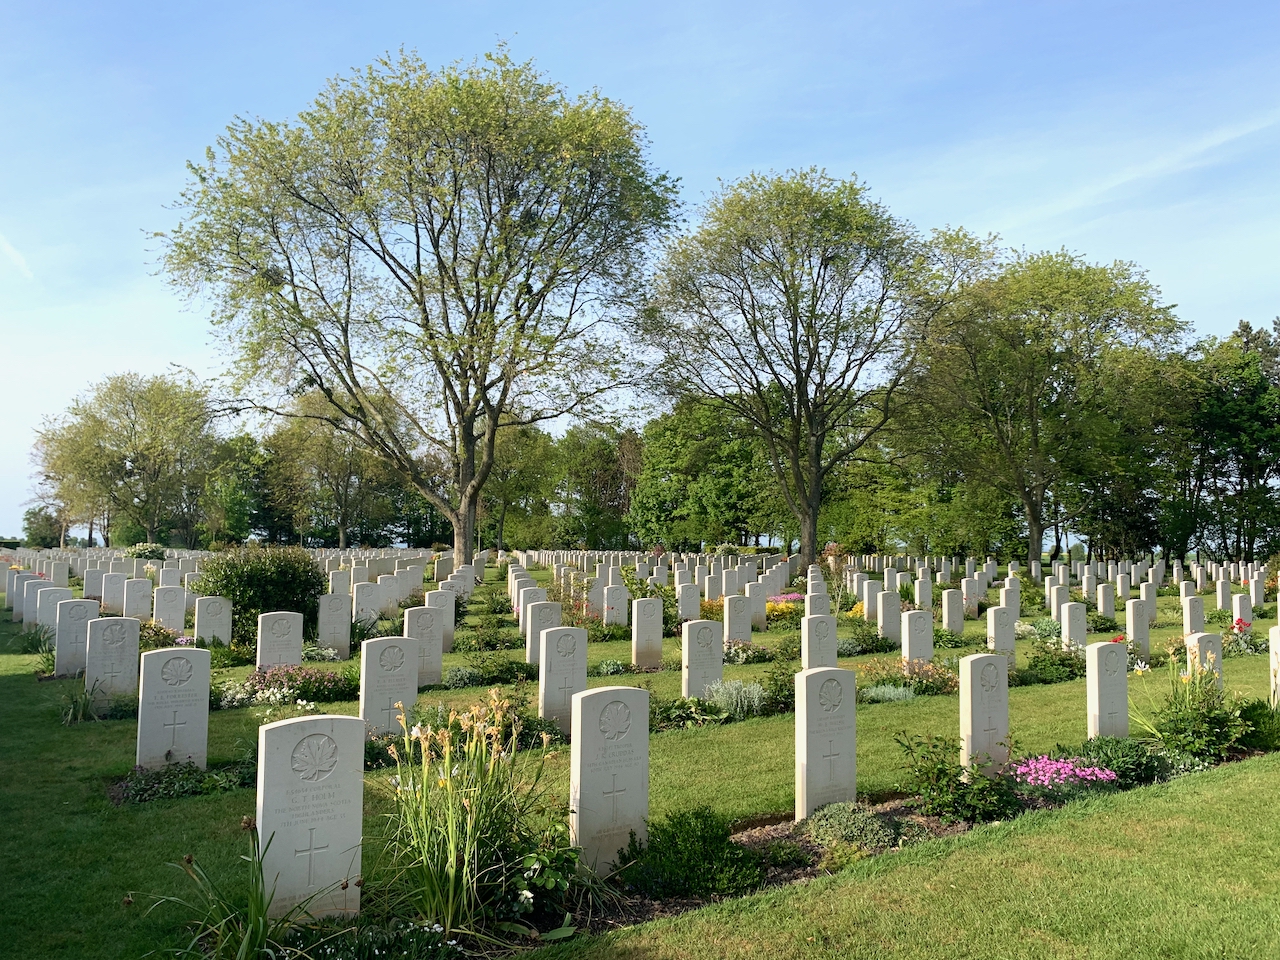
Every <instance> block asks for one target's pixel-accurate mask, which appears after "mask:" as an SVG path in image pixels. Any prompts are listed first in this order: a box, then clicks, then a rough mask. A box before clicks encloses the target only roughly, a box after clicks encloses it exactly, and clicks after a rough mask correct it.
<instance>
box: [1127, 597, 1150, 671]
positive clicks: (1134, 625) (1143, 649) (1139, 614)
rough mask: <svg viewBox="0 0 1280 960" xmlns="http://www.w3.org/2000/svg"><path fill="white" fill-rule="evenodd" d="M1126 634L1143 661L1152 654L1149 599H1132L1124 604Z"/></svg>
mask: <svg viewBox="0 0 1280 960" xmlns="http://www.w3.org/2000/svg"><path fill="white" fill-rule="evenodd" d="M1124 622H1125V634H1126V636H1127V637H1128V640H1129V642H1130V643H1132V644H1133V645H1134V648H1135V649H1136V650H1137V651H1138V657H1139V658H1140V659H1141V660H1142V661H1143V662H1146V660H1147V659H1148V658H1149V657H1150V656H1151V618H1150V617H1148V616H1147V601H1145V600H1130V601H1128V602H1127V603H1126V604H1125V605H1124Z"/></svg>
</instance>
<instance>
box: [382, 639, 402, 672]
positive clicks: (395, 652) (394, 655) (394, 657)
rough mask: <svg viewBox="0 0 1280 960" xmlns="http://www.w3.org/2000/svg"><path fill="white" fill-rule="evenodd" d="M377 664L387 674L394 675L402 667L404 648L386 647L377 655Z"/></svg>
mask: <svg viewBox="0 0 1280 960" xmlns="http://www.w3.org/2000/svg"><path fill="white" fill-rule="evenodd" d="M378 664H379V665H380V666H381V667H382V669H383V670H386V671H387V672H388V673H395V672H396V671H397V670H399V669H400V668H401V667H403V666H404V647H398V646H394V645H392V646H390V647H387V648H386V649H385V650H383V651H382V652H381V653H380V654H378Z"/></svg>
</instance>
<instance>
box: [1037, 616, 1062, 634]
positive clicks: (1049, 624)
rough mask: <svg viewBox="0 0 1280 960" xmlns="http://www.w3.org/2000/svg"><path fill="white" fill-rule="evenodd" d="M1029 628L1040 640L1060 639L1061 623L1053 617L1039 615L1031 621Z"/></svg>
mask: <svg viewBox="0 0 1280 960" xmlns="http://www.w3.org/2000/svg"><path fill="white" fill-rule="evenodd" d="M1031 629H1032V630H1034V631H1035V632H1036V636H1038V637H1039V638H1040V639H1041V640H1060V639H1062V624H1060V623H1059V622H1058V621H1057V620H1055V619H1053V617H1040V618H1039V619H1038V620H1033V621H1031Z"/></svg>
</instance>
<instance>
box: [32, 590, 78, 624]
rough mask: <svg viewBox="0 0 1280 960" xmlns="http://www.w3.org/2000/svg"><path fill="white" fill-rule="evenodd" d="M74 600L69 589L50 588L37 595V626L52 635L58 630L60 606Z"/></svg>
mask: <svg viewBox="0 0 1280 960" xmlns="http://www.w3.org/2000/svg"><path fill="white" fill-rule="evenodd" d="M70 599H72V593H71V590H70V589H69V588H68V587H50V588H49V589H48V590H41V591H40V592H39V593H38V594H36V624H37V625H38V626H40V627H43V628H44V629H46V630H48V631H49V632H50V633H54V632H55V631H56V630H57V629H58V604H60V603H62V602H63V601H65V600H70Z"/></svg>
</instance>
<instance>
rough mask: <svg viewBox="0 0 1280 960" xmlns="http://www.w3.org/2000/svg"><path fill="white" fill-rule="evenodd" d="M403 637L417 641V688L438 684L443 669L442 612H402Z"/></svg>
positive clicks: (430, 609)
mask: <svg viewBox="0 0 1280 960" xmlns="http://www.w3.org/2000/svg"><path fill="white" fill-rule="evenodd" d="M404 635H405V636H406V637H412V638H413V639H414V640H417V641H418V686H419V687H425V686H428V685H429V684H434V683H439V682H440V679H441V675H442V673H443V669H444V667H443V659H442V656H443V654H444V611H443V610H441V609H440V608H439V607H427V606H422V607H410V608H409V609H408V610H406V611H405V612H404Z"/></svg>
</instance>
